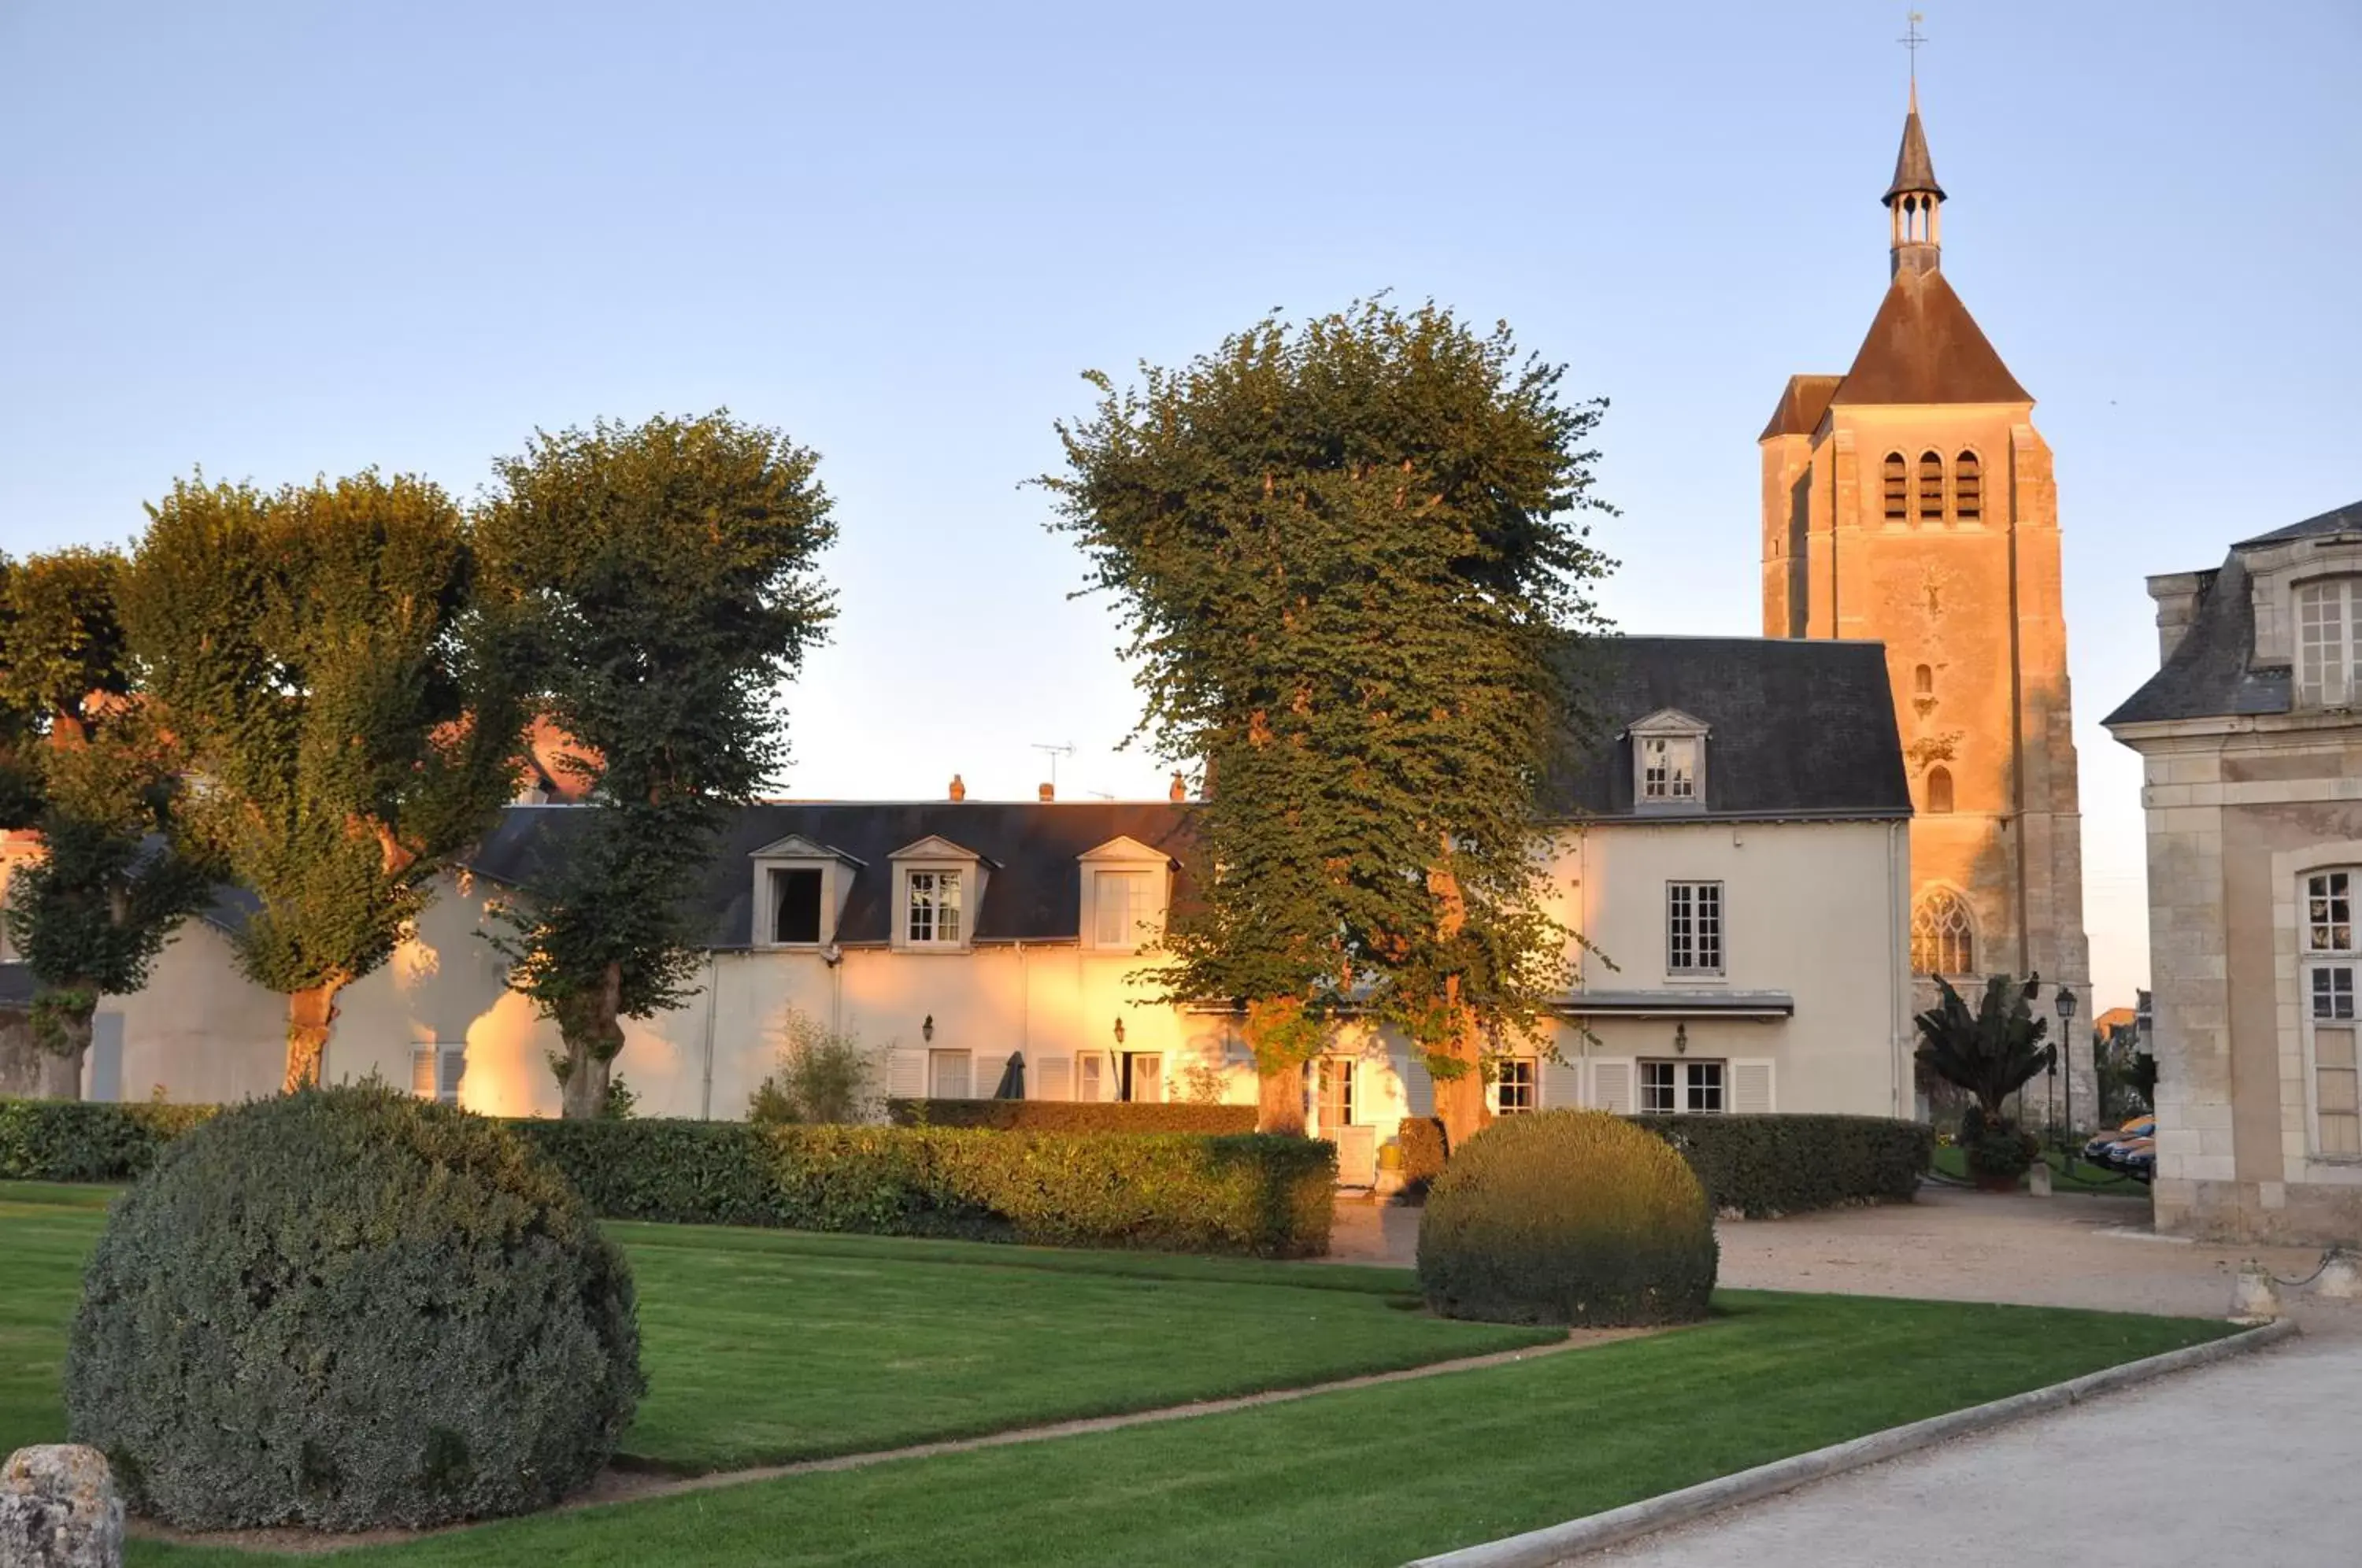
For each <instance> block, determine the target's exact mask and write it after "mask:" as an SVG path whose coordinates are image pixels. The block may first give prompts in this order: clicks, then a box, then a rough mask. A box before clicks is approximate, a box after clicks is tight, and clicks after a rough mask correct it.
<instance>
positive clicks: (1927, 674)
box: [1911, 664, 1936, 697]
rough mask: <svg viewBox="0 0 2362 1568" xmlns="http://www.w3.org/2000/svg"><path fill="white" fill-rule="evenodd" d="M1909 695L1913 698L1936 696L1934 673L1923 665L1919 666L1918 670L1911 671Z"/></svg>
mask: <svg viewBox="0 0 2362 1568" xmlns="http://www.w3.org/2000/svg"><path fill="white" fill-rule="evenodd" d="M1911 695H1913V696H1914V697H1933V696H1934V695H1936V672H1935V671H1934V670H1932V669H1930V668H1927V667H1926V665H1924V664H1923V665H1921V666H1919V668H1916V669H1915V670H1913V671H1912V672H1911Z"/></svg>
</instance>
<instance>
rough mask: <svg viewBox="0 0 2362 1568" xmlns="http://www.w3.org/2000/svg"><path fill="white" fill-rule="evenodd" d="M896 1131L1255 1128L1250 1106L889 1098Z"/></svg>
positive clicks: (888, 1109)
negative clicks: (939, 1129)
mask: <svg viewBox="0 0 2362 1568" xmlns="http://www.w3.org/2000/svg"><path fill="white" fill-rule="evenodd" d="M886 1115H887V1117H888V1119H889V1120H890V1121H892V1122H893V1123H894V1125H896V1126H897V1127H989V1128H991V1129H993V1130H994V1131H995V1132H1208V1133H1216V1134H1220V1133H1238V1132H1253V1131H1254V1130H1255V1108H1254V1107H1253V1106H1252V1105H1192V1104H1187V1103H1175V1104H1159V1105H1150V1104H1144V1103H1141V1102H1137V1101H1130V1100H1087V1099H889V1100H888V1101H887V1102H886Z"/></svg>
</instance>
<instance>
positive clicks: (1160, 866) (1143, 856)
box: [1080, 838, 1173, 953]
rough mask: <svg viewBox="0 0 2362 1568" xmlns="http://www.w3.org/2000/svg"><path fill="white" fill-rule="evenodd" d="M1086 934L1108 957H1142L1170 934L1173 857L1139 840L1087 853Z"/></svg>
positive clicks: (1090, 943) (1115, 840)
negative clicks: (1168, 913) (1166, 913)
mask: <svg viewBox="0 0 2362 1568" xmlns="http://www.w3.org/2000/svg"><path fill="white" fill-rule="evenodd" d="M1080 858H1081V865H1082V876H1083V884H1082V908H1081V921H1080V935H1081V938H1082V942H1083V945H1085V946H1086V947H1091V948H1096V949H1098V950H1099V951H1100V952H1104V953H1137V952H1139V951H1140V950H1141V949H1142V948H1143V947H1146V946H1149V945H1151V944H1153V943H1154V942H1155V941H1156V940H1157V938H1158V937H1159V936H1161V935H1162V934H1163V933H1164V904H1165V900H1166V899H1167V897H1168V896H1169V895H1170V893H1171V889H1172V874H1173V862H1172V859H1171V858H1170V857H1169V856H1166V855H1165V854H1164V851H1162V850H1158V849H1152V848H1150V847H1149V846H1148V845H1144V844H1142V843H1141V842H1140V841H1139V840H1138V839H1136V838H1111V839H1109V840H1108V842H1107V843H1105V844H1102V845H1099V846H1098V848H1096V849H1093V850H1089V851H1087V852H1086V853H1085V854H1084V855H1083V856H1081V857H1080Z"/></svg>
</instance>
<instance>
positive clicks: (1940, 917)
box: [1911, 888, 1977, 977]
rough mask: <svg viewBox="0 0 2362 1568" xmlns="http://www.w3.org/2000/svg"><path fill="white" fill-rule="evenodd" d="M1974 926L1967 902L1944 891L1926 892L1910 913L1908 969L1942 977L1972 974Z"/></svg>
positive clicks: (1946, 889)
mask: <svg viewBox="0 0 2362 1568" xmlns="http://www.w3.org/2000/svg"><path fill="white" fill-rule="evenodd" d="M1976 967H1977V927H1976V922H1975V920H1974V919H1973V918H1972V917H1971V916H1970V913H1969V906H1968V901H1967V900H1964V899H1962V898H1961V897H1960V895H1959V894H1958V893H1955V892H1953V891H1952V890H1951V889H1948V888H1934V889H1929V890H1928V892H1927V896H1926V897H1925V898H1923V899H1921V900H1919V905H1918V907H1917V908H1916V909H1915V910H1913V911H1911V969H1912V972H1913V973H1914V974H1919V975H1942V976H1945V977H1953V976H1959V975H1973V974H1974V973H1976Z"/></svg>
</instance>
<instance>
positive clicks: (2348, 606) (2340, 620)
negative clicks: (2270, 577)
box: [2296, 577, 2362, 708]
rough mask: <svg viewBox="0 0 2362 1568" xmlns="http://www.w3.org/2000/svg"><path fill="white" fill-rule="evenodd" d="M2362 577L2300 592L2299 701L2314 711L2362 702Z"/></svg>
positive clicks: (2313, 584) (2316, 585)
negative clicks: (2315, 709)
mask: <svg viewBox="0 0 2362 1568" xmlns="http://www.w3.org/2000/svg"><path fill="white" fill-rule="evenodd" d="M2357 623H2362V577H2334V578H2331V579H2330V580H2328V581H2326V582H2308V583H2306V584H2305V585H2304V586H2303V587H2301V588H2300V589H2298V590H2297V591H2296V698H2297V701H2299V702H2300V703H2301V704H2303V705H2304V706H2306V707H2308V708H2342V707H2346V706H2349V705H2351V704H2353V703H2355V702H2356V701H2362V624H2357Z"/></svg>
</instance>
